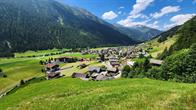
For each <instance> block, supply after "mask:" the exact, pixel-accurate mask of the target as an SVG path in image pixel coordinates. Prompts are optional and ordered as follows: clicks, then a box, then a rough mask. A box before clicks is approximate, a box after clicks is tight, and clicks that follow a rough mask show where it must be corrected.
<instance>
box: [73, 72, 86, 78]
mask: <svg viewBox="0 0 196 110" xmlns="http://www.w3.org/2000/svg"><path fill="white" fill-rule="evenodd" d="M86 77H87V74H82V73H73V74H72V78H86Z"/></svg>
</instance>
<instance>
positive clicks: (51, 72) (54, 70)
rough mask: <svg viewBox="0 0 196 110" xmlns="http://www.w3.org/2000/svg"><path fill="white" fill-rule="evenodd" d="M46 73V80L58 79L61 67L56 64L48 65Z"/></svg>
mask: <svg viewBox="0 0 196 110" xmlns="http://www.w3.org/2000/svg"><path fill="white" fill-rule="evenodd" d="M45 71H46V79H52V78H58V77H60V75H61V74H60V68H59V65H57V64H54V63H48V64H46V66H45Z"/></svg>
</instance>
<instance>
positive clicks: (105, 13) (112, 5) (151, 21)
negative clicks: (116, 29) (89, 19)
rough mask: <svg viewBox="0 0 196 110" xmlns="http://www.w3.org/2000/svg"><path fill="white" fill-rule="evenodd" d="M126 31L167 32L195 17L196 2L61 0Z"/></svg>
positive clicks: (176, 0)
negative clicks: (140, 27)
mask: <svg viewBox="0 0 196 110" xmlns="http://www.w3.org/2000/svg"><path fill="white" fill-rule="evenodd" d="M59 1H60V2H63V3H65V4H68V5H71V6H75V7H80V8H84V9H86V10H88V11H89V12H91V13H92V14H94V15H96V16H97V17H99V18H101V19H103V20H105V21H107V22H109V23H112V24H120V25H122V26H126V27H132V26H135V25H145V26H148V27H151V28H156V29H159V30H168V29H170V28H172V27H174V26H176V25H181V24H183V23H184V22H186V21H187V20H189V19H191V18H192V17H193V16H195V15H196V0H59Z"/></svg>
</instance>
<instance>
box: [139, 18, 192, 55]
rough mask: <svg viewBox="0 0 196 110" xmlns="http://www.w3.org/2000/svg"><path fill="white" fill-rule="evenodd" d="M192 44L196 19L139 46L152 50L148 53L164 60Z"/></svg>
mask: <svg viewBox="0 0 196 110" xmlns="http://www.w3.org/2000/svg"><path fill="white" fill-rule="evenodd" d="M193 43H196V17H193V18H192V19H191V20H189V21H187V22H185V23H184V24H183V25H181V26H176V27H174V28H172V29H170V30H168V31H166V32H163V33H161V34H160V35H158V36H156V37H155V38H154V39H152V40H150V41H148V42H145V44H144V45H143V46H141V45H140V46H141V47H143V48H146V49H147V48H152V49H151V50H150V53H151V55H152V56H153V57H157V58H160V59H164V58H166V57H167V56H169V55H171V54H173V53H175V52H176V51H180V50H183V49H189V48H190V47H191V45H192V44H193Z"/></svg>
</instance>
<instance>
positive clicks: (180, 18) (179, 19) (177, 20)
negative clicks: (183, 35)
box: [164, 14, 196, 29]
mask: <svg viewBox="0 0 196 110" xmlns="http://www.w3.org/2000/svg"><path fill="white" fill-rule="evenodd" d="M194 16H196V14H180V15H176V16H173V17H172V18H171V19H170V21H171V22H172V23H171V24H167V25H164V28H165V29H170V28H172V27H174V26H177V25H182V24H184V23H185V22H186V21H188V20H190V19H191V18H192V17H194Z"/></svg>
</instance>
